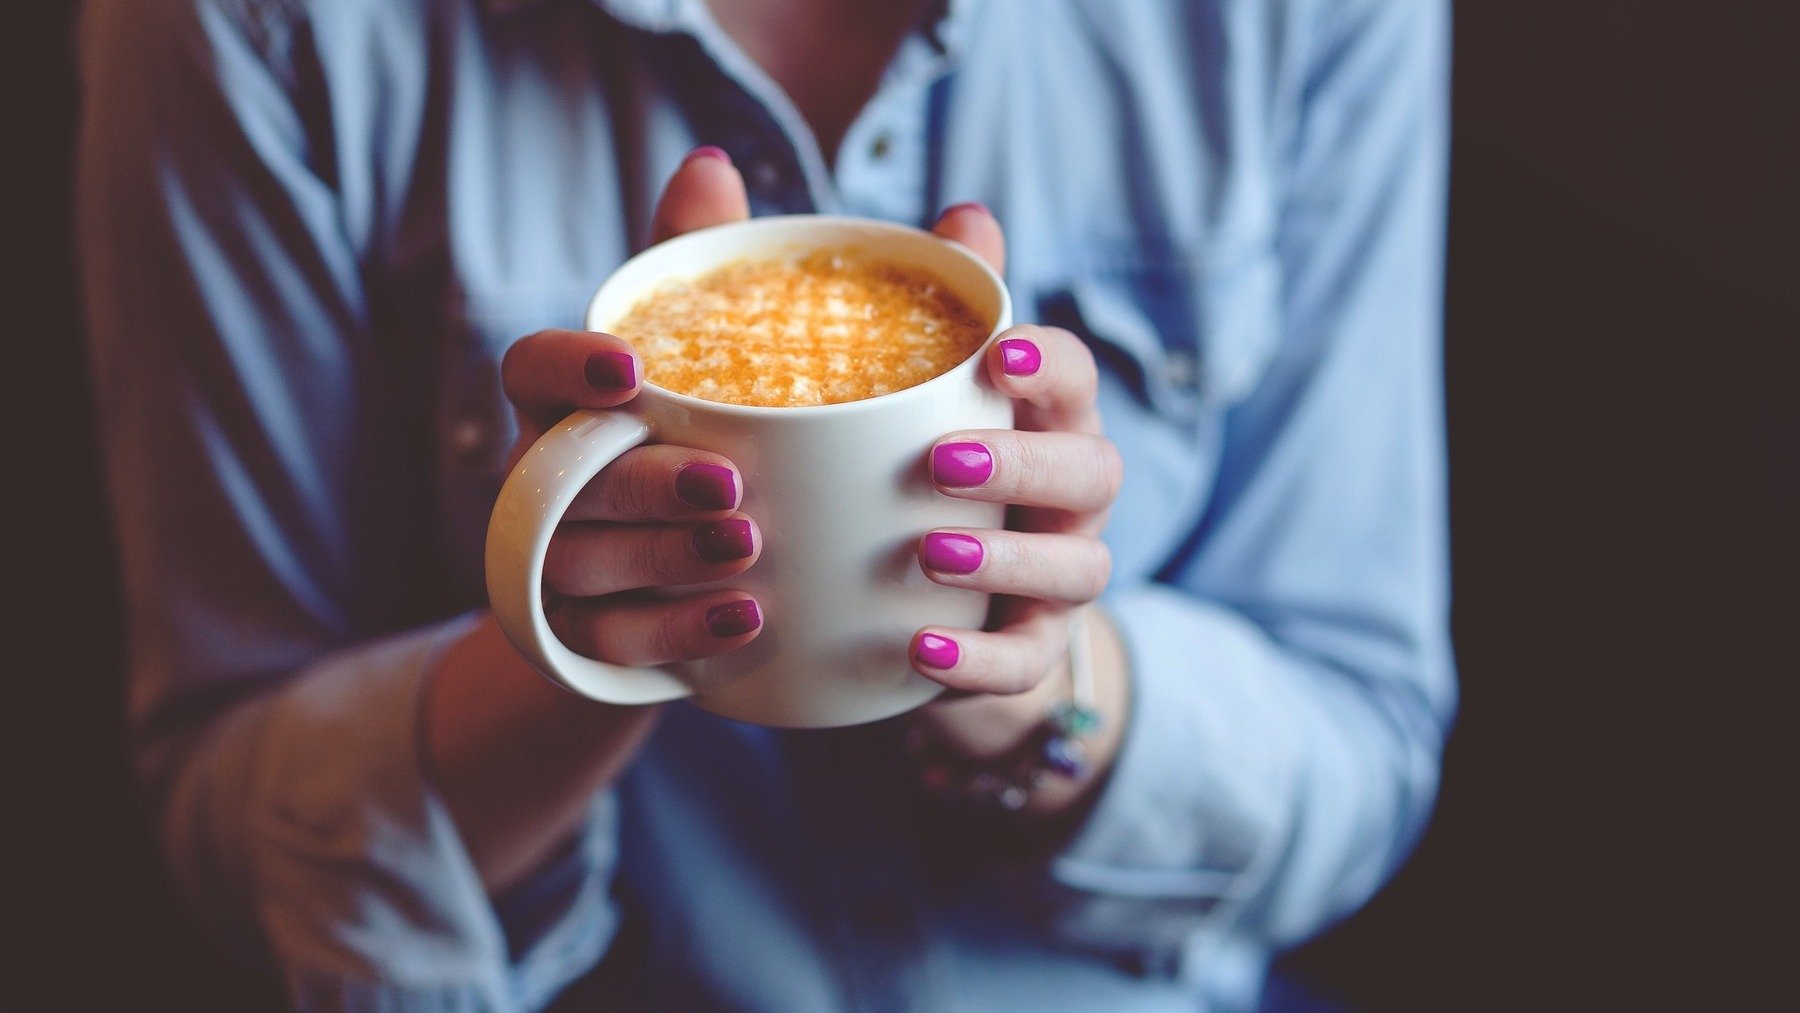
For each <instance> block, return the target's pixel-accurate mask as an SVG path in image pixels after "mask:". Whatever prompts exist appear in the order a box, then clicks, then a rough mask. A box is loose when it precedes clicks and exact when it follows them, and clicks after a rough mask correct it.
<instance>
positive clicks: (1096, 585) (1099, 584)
mask: <svg viewBox="0 0 1800 1013" xmlns="http://www.w3.org/2000/svg"><path fill="white" fill-rule="evenodd" d="M1093 544H1094V546H1095V548H1094V561H1093V565H1092V566H1090V567H1088V574H1089V577H1088V586H1087V587H1086V588H1085V589H1084V593H1083V595H1082V600H1083V601H1093V600H1094V599H1095V598H1098V597H1100V596H1101V595H1102V594H1104V593H1105V592H1106V585H1108V584H1110V583H1112V570H1113V558H1112V550H1111V549H1108V548H1107V547H1106V543H1104V542H1101V541H1098V540H1096V541H1095V542H1094V543H1093Z"/></svg>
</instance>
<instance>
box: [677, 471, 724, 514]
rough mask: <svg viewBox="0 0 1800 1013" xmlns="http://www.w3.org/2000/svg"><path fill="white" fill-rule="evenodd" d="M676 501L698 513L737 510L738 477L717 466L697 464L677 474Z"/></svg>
mask: <svg viewBox="0 0 1800 1013" xmlns="http://www.w3.org/2000/svg"><path fill="white" fill-rule="evenodd" d="M675 498H676V499H678V500H680V501H681V502H683V503H685V504H687V505H688V506H691V507H693V508H694V509H695V510H730V509H731V508H733V507H735V506H737V501H738V488H737V475H736V474H734V473H733V472H732V470H731V469H730V468H726V467H723V466H721V465H717V464H701V463H698V462H696V463H694V464H690V465H687V466H686V467H683V468H682V469H681V470H680V471H678V472H676V473H675Z"/></svg>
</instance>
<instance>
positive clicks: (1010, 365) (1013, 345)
mask: <svg viewBox="0 0 1800 1013" xmlns="http://www.w3.org/2000/svg"><path fill="white" fill-rule="evenodd" d="M1043 365H1044V353H1043V352H1040V351H1038V346H1037V343H1036V342H1033V341H1027V340H1025V339H1024V338H1007V339H1006V340H1004V341H1002V342H1000V368H1001V369H1003V370H1005V371H1006V375H1007V376H1030V375H1032V374H1033V373H1036V372H1037V371H1038V369H1039V368H1040V367H1042V366H1043Z"/></svg>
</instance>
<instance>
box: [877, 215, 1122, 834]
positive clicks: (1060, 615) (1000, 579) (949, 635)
mask: <svg viewBox="0 0 1800 1013" xmlns="http://www.w3.org/2000/svg"><path fill="white" fill-rule="evenodd" d="M933 231H935V232H936V233H937V234H939V235H941V236H945V237H947V238H951V239H955V240H957V241H959V242H961V243H963V244H964V245H966V246H969V247H970V248H971V249H973V250H974V251H975V252H976V253H978V254H980V255H981V256H982V257H983V258H984V259H986V260H987V261H988V262H989V263H990V264H991V265H993V266H994V268H995V269H996V270H1000V269H1001V267H1002V265H1003V263H1004V245H1003V241H1002V238H1001V233H1000V227H999V225H998V223H997V222H995V220H994V219H993V217H992V216H991V215H990V214H989V213H988V212H987V210H986V209H985V208H982V207H980V206H979V205H959V206H957V207H954V208H951V209H950V210H948V211H946V212H945V213H944V215H943V217H942V218H940V219H939V220H938V223H937V226H936V227H935V229H934V230H933ZM984 367H985V371H986V375H987V379H988V382H990V383H991V384H992V385H993V386H994V387H995V388H996V389H997V390H999V391H1000V392H1001V393H1003V394H1006V395H1007V396H1008V397H1011V398H1013V399H1014V401H1015V404H1016V420H1015V421H1016V425H1017V428H1016V429H984V430H971V431H963V432H954V433H949V434H946V435H945V436H944V437H943V438H942V439H940V440H939V441H938V442H937V444H936V445H935V446H934V447H933V448H932V451H931V455H930V465H931V473H932V480H933V482H934V483H935V484H936V485H937V488H938V491H939V492H941V493H943V494H944V495H946V496H955V497H958V498H961V499H974V500H982V501H986V502H991V503H1005V504H1007V522H1006V529H1005V530H993V529H970V528H940V529H937V530H934V531H931V532H929V533H927V534H926V535H925V536H924V537H923V538H922V539H921V540H920V542H919V549H918V554H919V565H920V567H921V568H922V569H923V570H924V572H925V574H926V576H928V577H930V578H931V579H932V580H933V581H935V582H937V583H939V584H943V585H946V586H948V587H961V588H968V589H971V590H975V591H981V592H984V593H988V594H991V595H993V596H994V597H993V599H992V602H993V604H992V607H991V608H990V610H989V615H988V622H987V626H986V628H985V629H983V630H964V629H950V628H945V627H937V626H928V627H926V628H924V629H922V630H920V631H919V632H918V633H917V634H915V635H914V636H913V640H912V647H911V653H912V658H913V665H914V667H915V668H916V669H917V670H918V671H919V672H920V673H921V674H923V675H924V676H925V677H926V678H929V679H932V680H934V681H936V682H939V683H942V684H943V685H944V686H946V687H948V688H950V689H951V690H956V691H960V692H959V693H958V694H955V695H952V696H947V697H946V698H945V699H943V700H940V701H939V702H937V703H934V704H932V705H930V706H928V707H926V708H924V709H922V710H921V711H920V712H919V713H918V715H917V717H916V718H915V722H916V727H917V728H918V737H919V738H921V739H924V740H925V741H926V742H927V744H929V745H930V746H932V747H935V748H940V749H941V748H949V749H952V750H954V751H955V752H957V753H959V754H961V755H963V756H964V757H966V758H968V759H970V760H972V761H980V760H982V759H984V758H987V757H995V756H1000V755H1003V754H1005V753H1007V752H1008V751H1010V750H1011V749H1013V748H1014V747H1016V746H1018V745H1019V744H1020V743H1021V742H1022V741H1023V740H1024V739H1025V738H1026V737H1028V736H1030V735H1031V734H1032V733H1033V732H1034V731H1035V730H1036V729H1037V727H1038V726H1039V724H1040V723H1041V722H1042V721H1043V720H1044V718H1045V717H1046V716H1047V715H1048V714H1049V712H1050V710H1051V708H1052V706H1054V704H1055V703H1056V702H1058V701H1060V700H1063V699H1067V696H1068V692H1069V690H1068V677H1067V674H1066V673H1067V672H1068V654H1069V639H1068V638H1069V623H1070V618H1071V615H1072V613H1073V612H1074V610H1076V609H1077V608H1080V607H1082V606H1084V605H1086V604H1087V603H1089V602H1091V601H1093V600H1094V599H1095V598H1097V597H1098V596H1099V595H1100V592H1101V591H1102V590H1104V589H1105V587H1106V583H1107V580H1108V578H1109V577H1110V576H1111V574H1112V555H1111V553H1110V552H1109V551H1108V550H1107V547H1106V545H1105V544H1104V543H1103V542H1101V541H1100V537H1099V536H1100V530H1101V528H1102V527H1103V526H1104V525H1105V522H1106V516H1107V512H1108V510H1110V509H1111V507H1112V503H1113V500H1114V498H1115V497H1116V496H1117V495H1118V492H1119V484H1120V480H1121V477H1122V471H1123V469H1122V465H1121V462H1120V458H1119V453H1118V450H1117V449H1116V448H1115V447H1114V446H1113V444H1112V443H1111V441H1109V440H1107V439H1106V437H1105V436H1103V435H1101V423H1100V412H1099V409H1098V407H1097V405H1096V403H1095V398H1096V391H1097V385H1098V377H1097V372H1096V369H1095V365H1094V357H1093V355H1092V353H1090V352H1089V351H1088V349H1087V346H1085V345H1083V344H1082V343H1081V341H1080V339H1078V338H1076V337H1075V336H1074V335H1073V334H1070V333H1069V332H1068V331H1065V330H1062V329H1059V328H1051V327H1038V326H1033V325H1028V324H1027V325H1020V326H1017V327H1014V328H1012V329H1011V330H1009V331H1007V332H1006V333H1005V334H1004V335H1003V336H1002V337H1001V339H1000V340H999V341H997V342H995V343H994V345H993V346H992V347H990V348H989V349H988V352H987V357H986V360H985V362H984ZM1089 611H1090V613H1092V614H1093V615H1092V618H1093V619H1094V620H1096V621H1095V622H1094V623H1093V627H1094V629H1093V634H1094V643H1093V651H1092V653H1093V656H1094V668H1095V681H1096V688H1097V694H1098V697H1099V704H1100V710H1101V712H1102V715H1103V717H1104V718H1106V719H1108V720H1107V721H1106V725H1105V726H1104V727H1103V731H1102V734H1101V735H1100V736H1098V740H1097V741H1096V742H1094V743H1090V752H1089V761H1090V762H1089V764H1088V768H1089V776H1087V777H1083V778H1078V779H1076V780H1077V781H1078V782H1081V783H1082V784H1085V783H1088V782H1091V781H1092V780H1095V779H1096V777H1095V775H1097V774H1098V773H1099V772H1100V771H1102V770H1104V768H1105V765H1106V761H1108V760H1109V759H1110V755H1111V752H1112V750H1113V748H1114V747H1116V744H1117V741H1118V738H1119V731H1120V728H1119V726H1120V725H1121V724H1122V723H1123V720H1124V714H1123V710H1124V708H1123V700H1124V696H1125V686H1124V680H1125V671H1124V668H1125V666H1124V663H1123V652H1122V651H1120V650H1119V649H1118V641H1117V637H1116V634H1115V633H1114V632H1113V630H1112V628H1111V624H1110V623H1108V622H1106V621H1105V619H1104V617H1103V616H1102V615H1100V614H1099V610H1098V609H1090V610H1089ZM1109 712H1110V713H1109ZM1064 787H1065V789H1068V790H1063V791H1049V792H1040V793H1038V797H1034V798H1033V799H1032V802H1031V805H1030V808H1031V809H1032V810H1033V811H1037V812H1045V811H1056V810H1059V809H1061V808H1064V807H1065V806H1066V805H1067V804H1069V803H1071V802H1072V801H1073V800H1074V799H1075V798H1076V797H1077V796H1078V795H1079V794H1080V792H1079V791H1076V790H1073V789H1076V788H1079V787H1081V784H1073V783H1072V784H1069V785H1066V786H1064Z"/></svg>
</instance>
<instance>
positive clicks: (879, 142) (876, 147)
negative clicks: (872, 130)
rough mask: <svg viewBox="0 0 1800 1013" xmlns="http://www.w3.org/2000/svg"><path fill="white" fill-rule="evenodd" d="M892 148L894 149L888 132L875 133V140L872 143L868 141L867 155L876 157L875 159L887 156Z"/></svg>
mask: <svg viewBox="0 0 1800 1013" xmlns="http://www.w3.org/2000/svg"><path fill="white" fill-rule="evenodd" d="M893 150H894V138H893V135H891V134H888V133H886V132H883V133H879V134H876V135H875V140H874V141H873V142H872V143H870V145H869V155H870V157H872V158H874V159H876V160H877V161H879V160H881V159H883V158H886V157H888V154H889V153H891V152H892V151H893Z"/></svg>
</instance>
